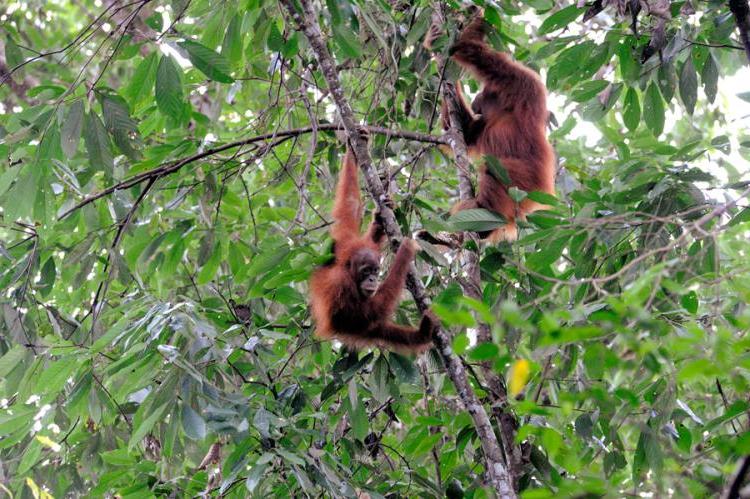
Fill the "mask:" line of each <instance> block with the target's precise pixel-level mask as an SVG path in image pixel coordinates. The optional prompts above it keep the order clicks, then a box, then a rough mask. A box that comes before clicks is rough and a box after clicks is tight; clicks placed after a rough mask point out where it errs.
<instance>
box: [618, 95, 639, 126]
mask: <svg viewBox="0 0 750 499" xmlns="http://www.w3.org/2000/svg"><path fill="white" fill-rule="evenodd" d="M622 121H623V122H624V123H625V126H626V127H628V130H630V131H631V132H632V131H633V130H635V129H636V128H638V124H639V123H640V121H641V104H640V102H639V101H638V92H636V90H635V89H634V88H629V89H628V91H627V93H625V107H624V108H623V111H622Z"/></svg>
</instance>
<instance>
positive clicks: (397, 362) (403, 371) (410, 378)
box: [388, 352, 419, 383]
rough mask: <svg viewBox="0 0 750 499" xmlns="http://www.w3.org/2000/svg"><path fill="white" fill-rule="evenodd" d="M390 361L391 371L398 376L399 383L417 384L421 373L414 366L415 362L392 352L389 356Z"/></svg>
mask: <svg viewBox="0 0 750 499" xmlns="http://www.w3.org/2000/svg"><path fill="white" fill-rule="evenodd" d="M388 361H389V364H390V366H391V371H393V374H394V375H396V378H397V379H398V381H399V383H415V382H416V381H417V379H418V377H419V372H418V371H417V368H416V367H415V366H414V362H412V361H411V360H410V359H408V358H406V357H404V356H403V355H400V354H397V353H395V352H391V353H390V354H389V355H388Z"/></svg>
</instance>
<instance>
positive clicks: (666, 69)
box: [657, 62, 677, 104]
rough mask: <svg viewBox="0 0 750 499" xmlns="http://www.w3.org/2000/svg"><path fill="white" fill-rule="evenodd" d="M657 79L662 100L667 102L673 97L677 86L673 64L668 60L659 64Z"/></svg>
mask: <svg viewBox="0 0 750 499" xmlns="http://www.w3.org/2000/svg"><path fill="white" fill-rule="evenodd" d="M657 81H658V82H659V89H660V90H661V95H662V96H663V97H664V101H665V102H666V103H667V104H669V102H671V100H672V97H674V90H675V87H676V86H677V74H676V72H675V68H674V64H672V63H668V62H664V63H663V64H661V65H660V66H659V70H658V71H657Z"/></svg>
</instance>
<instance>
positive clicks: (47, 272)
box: [37, 256, 57, 298]
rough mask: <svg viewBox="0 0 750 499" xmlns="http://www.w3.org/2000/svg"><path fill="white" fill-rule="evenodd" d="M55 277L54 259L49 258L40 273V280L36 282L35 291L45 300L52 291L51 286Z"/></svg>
mask: <svg viewBox="0 0 750 499" xmlns="http://www.w3.org/2000/svg"><path fill="white" fill-rule="evenodd" d="M56 277H57V269H56V268H55V259H54V257H52V256H50V257H49V258H47V261H46V262H44V265H43V266H42V270H41V272H40V279H39V282H37V289H38V290H39V292H40V293H41V294H42V296H44V297H45V298H46V297H47V296H48V295H49V293H50V291H52V285H53V284H55V278H56Z"/></svg>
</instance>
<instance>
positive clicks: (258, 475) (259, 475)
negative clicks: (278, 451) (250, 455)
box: [245, 463, 268, 493]
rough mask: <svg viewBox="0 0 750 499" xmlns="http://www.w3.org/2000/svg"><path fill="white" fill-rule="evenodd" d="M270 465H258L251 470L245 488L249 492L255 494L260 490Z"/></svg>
mask: <svg viewBox="0 0 750 499" xmlns="http://www.w3.org/2000/svg"><path fill="white" fill-rule="evenodd" d="M267 467H268V463H262V464H256V465H254V466H253V467H252V468H251V469H250V473H248V474H247V477H246V478H245V488H246V489H247V491H248V492H250V493H253V492H255V489H257V488H258V485H260V482H261V481H262V480H263V477H265V476H266V468H267Z"/></svg>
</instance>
